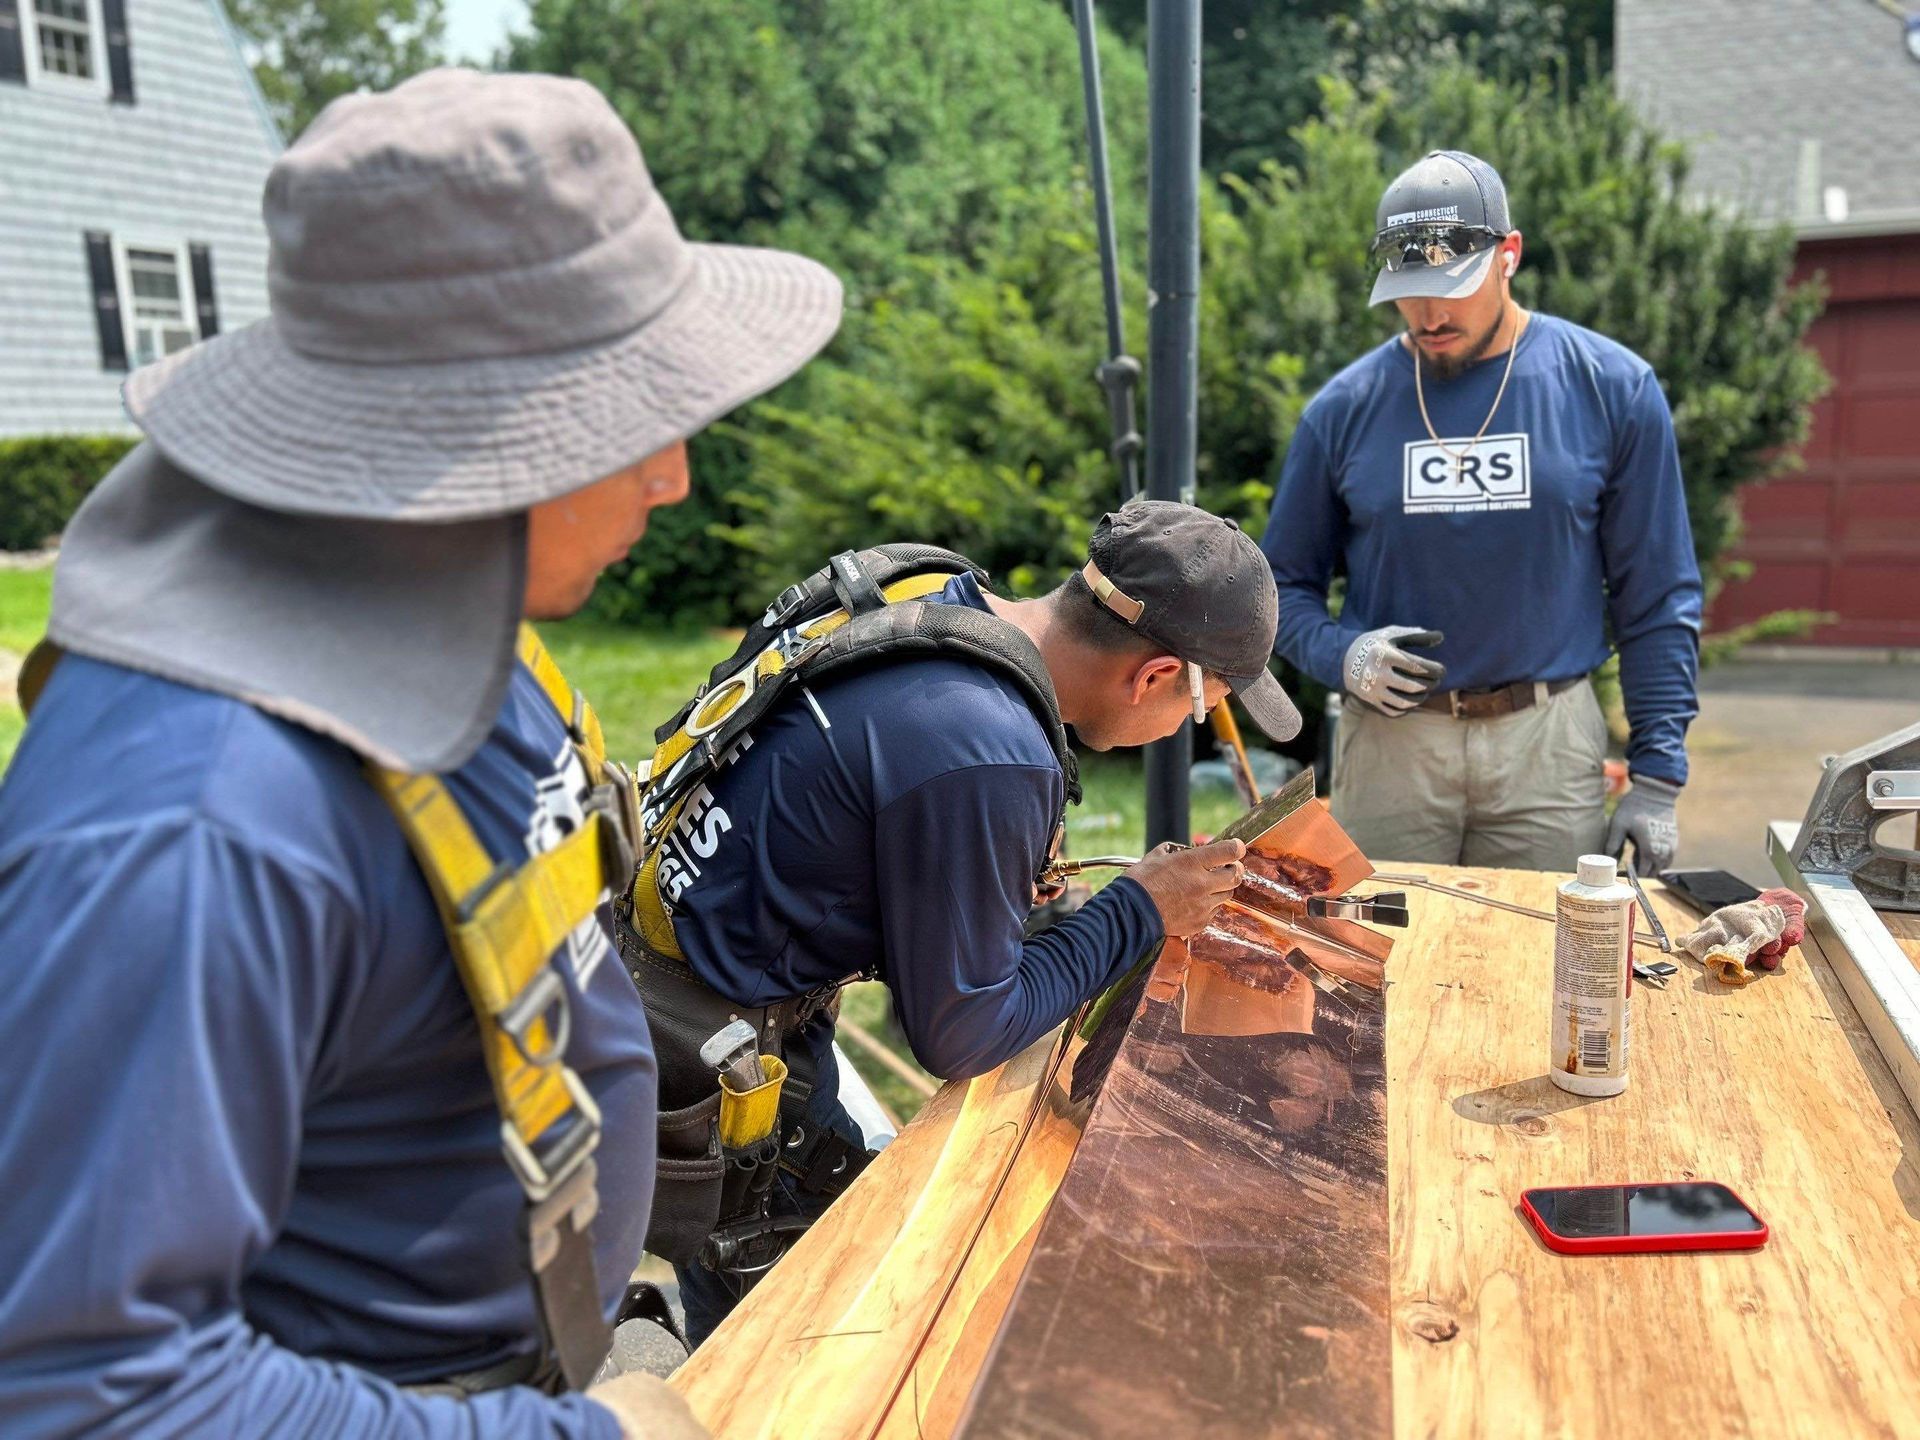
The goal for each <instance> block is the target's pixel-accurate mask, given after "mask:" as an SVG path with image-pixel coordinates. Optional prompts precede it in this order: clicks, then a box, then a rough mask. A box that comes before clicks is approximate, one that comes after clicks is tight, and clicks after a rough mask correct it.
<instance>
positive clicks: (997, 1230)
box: [671, 1036, 1084, 1440]
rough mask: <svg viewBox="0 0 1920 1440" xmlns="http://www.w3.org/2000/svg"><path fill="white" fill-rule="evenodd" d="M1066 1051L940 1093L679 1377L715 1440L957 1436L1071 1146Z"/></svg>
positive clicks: (1074, 1122)
mask: <svg viewBox="0 0 1920 1440" xmlns="http://www.w3.org/2000/svg"><path fill="white" fill-rule="evenodd" d="M1057 1049H1058V1047H1057V1045H1056V1042H1055V1039H1054V1037H1052V1036H1049V1037H1047V1038H1046V1039H1043V1040H1041V1041H1040V1042H1038V1043H1037V1044H1035V1045H1034V1046H1033V1047H1031V1048H1030V1049H1028V1050H1027V1051H1025V1052H1024V1053H1023V1054H1021V1055H1019V1056H1018V1057H1016V1058H1015V1059H1013V1060H1010V1061H1008V1062H1007V1063H1006V1064H1005V1065H1003V1066H1001V1067H1000V1068H999V1069H997V1070H995V1071H993V1072H992V1073H991V1074H988V1075H983V1076H981V1077H979V1078H978V1079H975V1080H971V1081H964V1082H957V1083H952V1084H948V1085H945V1086H943V1087H942V1088H941V1090H940V1092H939V1093H938V1094H937V1095H935V1096H934V1098H933V1099H932V1100H930V1101H928V1102H927V1105H926V1107H925V1108H924V1109H923V1110H922V1111H921V1113H920V1114H919V1116H918V1117H916V1118H915V1119H914V1121H913V1122H912V1123H911V1124H909V1125H908V1126H907V1127H906V1128H905V1129H904V1130H902V1131H901V1132H900V1135H899V1137H898V1138H897V1139H896V1140H894V1142H893V1143H892V1144H891V1145H889V1146H888V1147H887V1148H886V1150H885V1151H884V1152H882V1153H881V1155H880V1157H879V1158H878V1159H877V1160H875V1161H874V1162H873V1164H872V1165H871V1166H869V1167H868V1169H867V1171H866V1173H865V1174H863V1175H862V1176H861V1177H860V1178H859V1179H858V1180H857V1181H855V1182H854V1184H853V1185H852V1187H851V1188H849V1190H848V1191H847V1193H846V1194H845V1195H843V1196H842V1197H841V1198H840V1199H839V1200H837V1201H836V1202H835V1203H834V1205H833V1207H832V1209H831V1210H829V1211H828V1212H827V1216H826V1218H825V1219H823V1220H822V1221H821V1222H820V1223H819V1224H817V1225H815V1226H814V1227H813V1228H812V1229H811V1230H810V1231H808V1233H807V1234H806V1236H805V1237H804V1238H803V1239H802V1240H801V1241H800V1243H799V1244H798V1245H796V1246H795V1247H794V1249H793V1250H792V1251H791V1252H789V1253H788V1254H787V1255H786V1256H785V1257H784V1258H783V1259H782V1260H781V1261H780V1263H779V1264H778V1265H777V1266H775V1267H774V1269H773V1272H772V1273H771V1274H769V1275H768V1277H767V1278H766V1279H765V1280H764V1281H762V1282H761V1283H760V1285H759V1287H758V1288H757V1289H755V1290H754V1292H753V1293H752V1294H751V1295H749V1296H748V1297H747V1299H746V1301H745V1302H743V1303H742V1304H741V1305H740V1306H739V1307H738V1308H737V1309H736V1310H735V1311H734V1312H733V1314H732V1315H730V1316H728V1317H727V1319H726V1321H725V1322H724V1323H723V1324H722V1325H721V1326H720V1328H719V1329H718V1330H716V1331H715V1332H714V1334H713V1335H712V1337H711V1338H709V1339H708V1341H707V1342H706V1344H704V1345H702V1346H701V1347H700V1349H699V1350H698V1351H697V1352H696V1353H695V1354H694V1356H693V1357H692V1358H691V1359H689V1360H688V1361H687V1362H686V1364H684V1365H682V1366H681V1367H680V1369H679V1371H677V1372H676V1373H675V1375H674V1377H673V1379H672V1382H671V1383H672V1385H673V1387H674V1388H675V1389H676V1390H678V1391H680V1392H681V1394H683V1395H684V1396H686V1398H687V1402H688V1404H689V1405H691V1406H692V1407H693V1410H694V1413H695V1414H696V1415H698V1416H699V1417H700V1419H701V1421H702V1422H703V1423H704V1424H705V1425H706V1426H707V1427H708V1429H710V1430H711V1431H712V1432H713V1434H714V1435H715V1436H716V1437H717V1440H748V1437H753V1440H850V1437H860V1440H869V1437H874V1436H882V1435H885V1436H894V1435H899V1436H918V1435H921V1434H932V1433H944V1429H946V1428H950V1427H951V1425H952V1418H951V1417H952V1416H954V1415H955V1414H957V1412H958V1410H959V1408H960V1406H961V1405H962V1404H963V1403H964V1401H965V1399H966V1395H967V1392H968V1390H969V1389H970V1387H971V1385H972V1380H973V1374H974V1371H975V1370H976V1369H977V1368H978V1365H979V1356H980V1355H981V1354H984V1352H985V1349H986V1347H987V1345H988V1344H989V1343H990V1342H991V1341H992V1338H993V1330H994V1325H995V1323H996V1322H997V1320H998V1318H999V1315H1000V1313H1001V1312H1002V1311H1003V1310H1004V1309H1005V1306H1006V1303H1007V1300H1008V1298H1009V1297H1010V1296H1011V1294H1012V1290H1013V1285H1014V1282H1015V1281H1016V1280H1017V1279H1018V1278H1019V1272H1020V1266H1021V1263H1022V1262H1023V1261H1024V1259H1025V1257H1026V1253H1027V1250H1028V1248H1029V1247H1030V1246H1031V1244H1032V1238H1033V1232H1034V1230H1035V1228H1036V1227H1037V1226H1038V1224H1039V1222H1040V1217H1041V1216H1042V1215H1043V1214H1044V1213H1045V1210H1046V1206H1047V1202H1048V1201H1049V1200H1050V1199H1051V1198H1052V1196H1053V1192H1054V1190H1055V1188H1056V1187H1057V1186H1058V1185H1059V1182H1060V1177H1061V1175H1062V1174H1063V1173H1064V1172H1065V1170H1066V1166H1067V1161H1068V1160H1069V1159H1070V1158H1071V1157H1072V1154H1073V1150H1074V1145H1075V1142H1076V1141H1077V1140H1078V1138H1079V1124H1080V1122H1081V1120H1083V1119H1084V1107H1073V1106H1070V1105H1068V1104H1067V1102H1066V1096H1065V1091H1064V1087H1063V1085H1062V1084H1061V1083H1060V1082H1058V1081H1057V1080H1056V1079H1054V1078H1053V1076H1054V1066H1055V1063H1056V1061H1057V1060H1058V1059H1059V1056H1058V1055H1057V1053H1056V1051H1057Z"/></svg>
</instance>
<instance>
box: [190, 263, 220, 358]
mask: <svg viewBox="0 0 1920 1440" xmlns="http://www.w3.org/2000/svg"><path fill="white" fill-rule="evenodd" d="M187 258H188V259H189V260H190V261H191V262H192V264H193V308H194V310H195V311H196V312H198V314H199V316H200V338H201V339H202V340H205V339H206V338H207V337H208V336H210V335H218V334H219V333H220V307H219V306H218V305H216V304H215V303H214V299H213V250H212V248H211V247H209V246H206V245H188V246H187Z"/></svg>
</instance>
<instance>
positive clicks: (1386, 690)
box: [1341, 625, 1447, 716]
mask: <svg viewBox="0 0 1920 1440" xmlns="http://www.w3.org/2000/svg"><path fill="white" fill-rule="evenodd" d="M1445 638H1446V637H1445V636H1444V635H1442V634H1441V633H1440V632H1439V631H1438V630H1422V629H1420V628H1419V627H1418V626H1416V625H1386V626H1382V627H1381V628H1380V629H1378V630H1369V631H1367V633H1366V634H1364V635H1361V636H1359V637H1358V638H1356V639H1355V640H1354V642H1353V643H1352V644H1351V645H1349V646H1348V647H1347V658H1346V660H1345V662H1344V668H1343V670H1342V672H1341V678H1342V679H1343V680H1344V681H1345V682H1346V689H1347V693H1348V694H1349V695H1351V696H1353V698H1354V699H1356V700H1358V701H1359V702H1360V703H1361V704H1362V705H1367V706H1371V707H1372V708H1373V709H1375V710H1378V711H1379V712H1380V713H1381V714H1382V715H1388V716H1400V715H1404V714H1406V713H1407V712H1408V711H1409V710H1417V709H1419V708H1420V702H1421V701H1422V700H1424V699H1426V698H1427V696H1429V695H1431V694H1432V693H1433V689H1434V687H1435V686H1436V685H1438V684H1439V683H1440V680H1441V677H1443V676H1444V675H1445V674H1446V673H1447V667H1446V666H1444V665H1442V664H1441V663H1440V662H1439V661H1438V660H1429V659H1427V658H1426V657H1425V656H1422V655H1414V654H1412V653H1410V652H1409V651H1407V650H1406V649H1405V648H1404V647H1405V646H1408V645H1438V644H1439V643H1440V642H1441V641H1442V640H1444V639H1445Z"/></svg>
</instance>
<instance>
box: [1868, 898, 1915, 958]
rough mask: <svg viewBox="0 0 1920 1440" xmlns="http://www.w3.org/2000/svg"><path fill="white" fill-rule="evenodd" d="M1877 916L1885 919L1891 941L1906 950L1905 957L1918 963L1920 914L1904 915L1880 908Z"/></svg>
mask: <svg viewBox="0 0 1920 1440" xmlns="http://www.w3.org/2000/svg"><path fill="white" fill-rule="evenodd" d="M1878 913H1879V916H1880V918H1881V919H1882V920H1884V921H1886V924H1887V932H1888V933H1889V934H1890V935H1892V936H1893V943H1894V944H1896V945H1898V946H1899V947H1900V948H1901V949H1902V950H1904V951H1906V952H1907V958H1908V959H1909V960H1911V961H1913V963H1914V964H1915V965H1920V915H1906V914H1901V913H1899V912H1897V911H1893V910H1882V911H1880V912H1878Z"/></svg>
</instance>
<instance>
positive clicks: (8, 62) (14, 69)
mask: <svg viewBox="0 0 1920 1440" xmlns="http://www.w3.org/2000/svg"><path fill="white" fill-rule="evenodd" d="M0 80H17V81H19V82H20V83H21V84H23V85H24V84H25V83H26V80H27V47H26V41H25V37H24V36H22V35H21V33H20V3H19V0H0Z"/></svg>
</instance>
